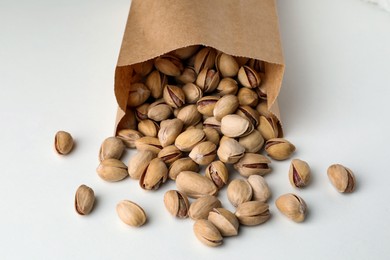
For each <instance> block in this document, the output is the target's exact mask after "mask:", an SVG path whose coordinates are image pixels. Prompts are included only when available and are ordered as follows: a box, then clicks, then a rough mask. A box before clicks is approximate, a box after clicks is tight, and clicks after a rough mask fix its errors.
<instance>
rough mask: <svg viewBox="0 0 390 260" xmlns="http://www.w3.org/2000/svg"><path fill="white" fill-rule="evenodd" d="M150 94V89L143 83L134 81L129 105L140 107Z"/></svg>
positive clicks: (131, 86) (128, 101) (130, 91)
mask: <svg viewBox="0 0 390 260" xmlns="http://www.w3.org/2000/svg"><path fill="white" fill-rule="evenodd" d="M149 96H150V90H149V89H148V87H147V86H145V84H143V83H133V84H131V85H130V89H129V96H128V98H127V106H130V107H138V106H139V105H142V104H143V103H145V101H146V100H147V99H148V98H149Z"/></svg>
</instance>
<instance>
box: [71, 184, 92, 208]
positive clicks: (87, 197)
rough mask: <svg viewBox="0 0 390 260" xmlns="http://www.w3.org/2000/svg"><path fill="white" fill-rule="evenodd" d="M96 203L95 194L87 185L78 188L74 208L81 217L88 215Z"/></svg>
mask: <svg viewBox="0 0 390 260" xmlns="http://www.w3.org/2000/svg"><path fill="white" fill-rule="evenodd" d="M94 203H95V193H94V192H93V190H92V189H91V188H90V187H88V186H87V185H84V184H83V185H81V186H80V187H78V189H77V191H76V195H75V199H74V207H75V209H76V212H77V213H79V214H80V215H88V214H89V213H90V212H91V211H92V209H93V205H94Z"/></svg>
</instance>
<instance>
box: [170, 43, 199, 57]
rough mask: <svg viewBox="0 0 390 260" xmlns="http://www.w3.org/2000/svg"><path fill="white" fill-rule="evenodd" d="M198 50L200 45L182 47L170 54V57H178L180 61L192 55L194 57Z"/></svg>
mask: <svg viewBox="0 0 390 260" xmlns="http://www.w3.org/2000/svg"><path fill="white" fill-rule="evenodd" d="M199 48H200V45H191V46H187V47H183V48H180V49H177V50H174V51H172V52H171V54H172V55H174V56H176V57H178V58H179V59H181V60H186V59H188V58H189V57H191V56H192V55H194V54H195V53H196V52H197V51H198V50H199Z"/></svg>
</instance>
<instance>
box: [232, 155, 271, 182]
mask: <svg viewBox="0 0 390 260" xmlns="http://www.w3.org/2000/svg"><path fill="white" fill-rule="evenodd" d="M269 163H271V161H270V160H269V159H268V158H267V157H265V156H264V155H261V154H258V153H245V155H244V157H242V158H241V159H240V160H239V161H238V162H237V163H235V164H234V169H236V170H237V171H238V172H239V173H240V174H241V175H242V176H244V177H249V176H251V175H255V174H256V175H265V174H267V173H269V172H270V171H271V168H270V167H269V165H268V164H269Z"/></svg>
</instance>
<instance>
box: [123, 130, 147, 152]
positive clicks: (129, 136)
mask: <svg viewBox="0 0 390 260" xmlns="http://www.w3.org/2000/svg"><path fill="white" fill-rule="evenodd" d="M143 136H144V135H143V134H141V133H140V132H138V131H137V130H133V129H122V130H119V131H118V133H117V137H118V138H119V139H121V140H122V141H123V143H124V144H125V145H126V146H127V147H128V148H135V141H137V140H138V139H140V138H141V137H143Z"/></svg>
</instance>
